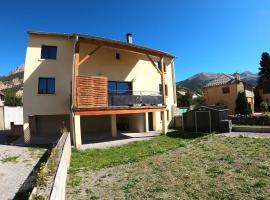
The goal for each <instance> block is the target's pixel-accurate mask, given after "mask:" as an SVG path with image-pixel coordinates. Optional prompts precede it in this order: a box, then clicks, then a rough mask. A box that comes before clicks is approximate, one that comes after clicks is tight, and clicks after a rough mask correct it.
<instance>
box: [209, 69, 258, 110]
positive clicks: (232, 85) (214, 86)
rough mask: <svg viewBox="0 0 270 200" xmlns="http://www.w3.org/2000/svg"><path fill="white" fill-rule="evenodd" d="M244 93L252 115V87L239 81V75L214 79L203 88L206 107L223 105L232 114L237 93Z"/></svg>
mask: <svg viewBox="0 0 270 200" xmlns="http://www.w3.org/2000/svg"><path fill="white" fill-rule="evenodd" d="M244 91H245V93H246V97H247V101H248V104H249V106H250V109H251V110H252V113H254V92H253V86H251V85H249V84H247V83H245V82H243V81H241V80H240V75H239V74H237V73H236V74H235V76H231V75H226V74H224V76H223V77H222V78H218V79H214V80H212V81H210V82H209V83H208V84H207V85H206V86H205V97H206V104H207V105H225V106H227V108H228V109H229V110H230V111H229V113H230V114H234V110H235V101H236V99H237V95H238V93H239V92H244Z"/></svg>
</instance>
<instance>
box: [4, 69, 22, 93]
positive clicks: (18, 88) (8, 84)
mask: <svg viewBox="0 0 270 200" xmlns="http://www.w3.org/2000/svg"><path fill="white" fill-rule="evenodd" d="M23 73H24V64H22V65H20V66H18V67H15V68H14V69H13V70H12V71H11V72H9V73H8V74H6V75H4V76H0V91H2V92H3V93H4V94H5V93H7V92H15V93H16V96H18V97H21V96H22V95H23Z"/></svg>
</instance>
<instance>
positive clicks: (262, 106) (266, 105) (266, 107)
mask: <svg viewBox="0 0 270 200" xmlns="http://www.w3.org/2000/svg"><path fill="white" fill-rule="evenodd" d="M260 109H261V111H263V112H267V111H268V104H267V102H265V101H262V102H261V103H260Z"/></svg>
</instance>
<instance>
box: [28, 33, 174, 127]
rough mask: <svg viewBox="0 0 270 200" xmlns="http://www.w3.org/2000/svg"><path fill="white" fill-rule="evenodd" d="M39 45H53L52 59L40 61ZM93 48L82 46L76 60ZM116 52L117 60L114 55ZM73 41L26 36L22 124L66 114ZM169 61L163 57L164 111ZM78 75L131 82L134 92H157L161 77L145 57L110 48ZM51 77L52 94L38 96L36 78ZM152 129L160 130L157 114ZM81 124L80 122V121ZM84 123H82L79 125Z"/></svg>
mask: <svg viewBox="0 0 270 200" xmlns="http://www.w3.org/2000/svg"><path fill="white" fill-rule="evenodd" d="M41 45H52V46H57V59H56V60H41V59H40V54H41ZM94 48H95V46H94V45H90V44H85V43H82V44H81V46H80V58H81V59H82V58H83V57H84V56H85V55H86V54H88V53H89V52H91V51H92V50H93V49H94ZM116 52H117V53H120V57H121V58H120V60H117V59H116V58H115V53H116ZM72 53H73V40H71V39H70V38H68V37H60V36H46V35H33V34H32V35H30V36H29V44H28V47H27V53H26V61H25V74H24V122H25V123H26V122H28V116H29V115H61V114H68V113H69V107H70V93H71V88H70V85H71V79H72V61H73V55H72ZM171 61H172V60H170V59H166V58H165V62H166V65H167V66H166V70H167V72H166V74H165V84H167V85H168V97H166V103H167V109H169V112H170V119H171V113H172V112H171V108H172V106H173V105H174V104H175V103H176V102H174V91H173V84H174V83H173V79H172V66H171ZM79 74H80V75H89V76H91V75H96V76H107V77H108V79H109V80H114V81H132V85H133V90H134V91H149V92H150V91H154V92H156V93H158V92H159V84H161V76H160V74H159V73H158V71H157V70H156V68H155V67H154V66H153V65H152V63H151V62H150V61H149V59H148V58H147V56H146V55H142V54H137V53H133V52H129V51H123V50H118V49H114V48H108V47H102V48H100V49H99V50H98V51H97V52H96V53H95V54H94V55H92V56H91V58H90V59H89V60H87V61H86V62H85V63H83V64H82V65H81V66H80V69H79ZM39 77H54V78H55V81H56V83H55V85H56V94H54V95H41V94H38V78H39ZM155 115H156V118H155V119H156V125H155V126H154V127H155V129H156V130H161V129H162V124H161V120H160V112H157V113H155ZM83 121H84V120H83ZM82 123H84V122H82Z"/></svg>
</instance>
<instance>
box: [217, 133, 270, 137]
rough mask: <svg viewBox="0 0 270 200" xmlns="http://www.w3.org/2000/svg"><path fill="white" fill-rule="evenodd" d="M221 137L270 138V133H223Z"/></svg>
mask: <svg viewBox="0 0 270 200" xmlns="http://www.w3.org/2000/svg"><path fill="white" fill-rule="evenodd" d="M220 135H223V136H227V137H240V136H243V137H251V138H270V133H252V132H230V133H222V134H220Z"/></svg>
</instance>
